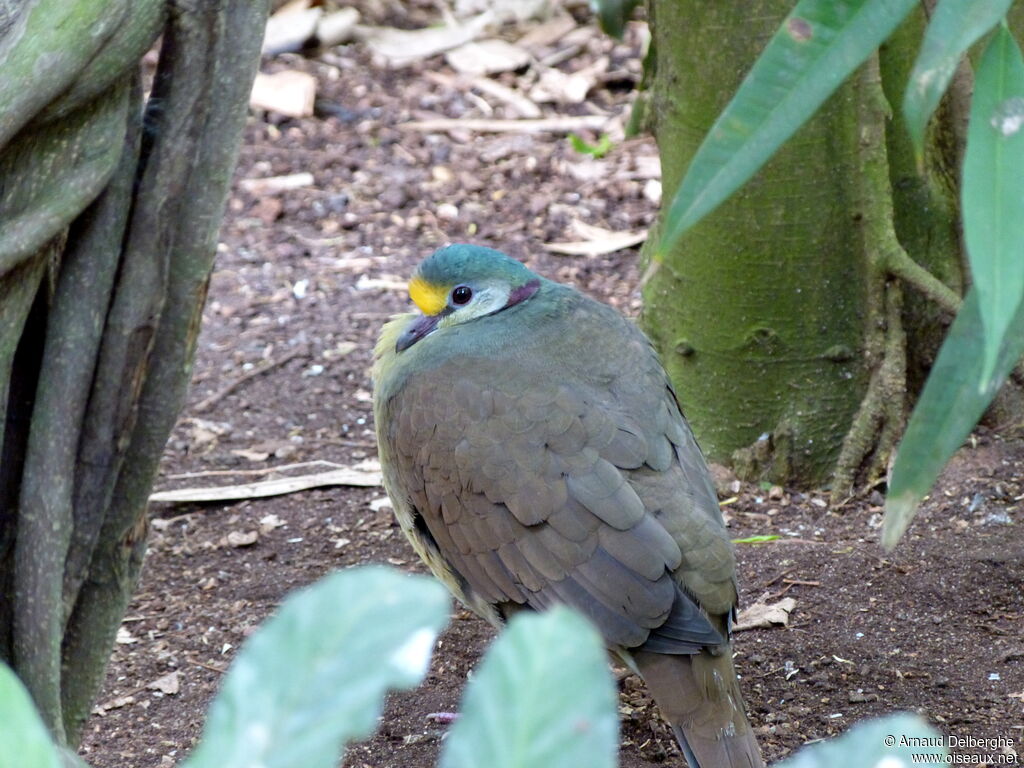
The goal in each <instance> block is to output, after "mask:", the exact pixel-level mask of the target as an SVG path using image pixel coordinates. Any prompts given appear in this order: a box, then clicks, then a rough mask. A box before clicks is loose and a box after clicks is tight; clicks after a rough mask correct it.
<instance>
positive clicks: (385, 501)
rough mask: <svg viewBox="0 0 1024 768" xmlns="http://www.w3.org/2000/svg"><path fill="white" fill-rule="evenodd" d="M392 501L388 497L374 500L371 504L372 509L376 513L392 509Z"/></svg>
mask: <svg viewBox="0 0 1024 768" xmlns="http://www.w3.org/2000/svg"><path fill="white" fill-rule="evenodd" d="M391 508H392V506H391V499H389V498H388V497H387V496H381V497H380V498H377V499H373V500H372V501H371V502H370V509H372V510H373V511H374V512H380V511H381V510H382V509H391Z"/></svg>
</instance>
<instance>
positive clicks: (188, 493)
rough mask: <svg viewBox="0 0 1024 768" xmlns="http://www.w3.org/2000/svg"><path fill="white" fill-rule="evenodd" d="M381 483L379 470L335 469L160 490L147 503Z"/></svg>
mask: <svg viewBox="0 0 1024 768" xmlns="http://www.w3.org/2000/svg"><path fill="white" fill-rule="evenodd" d="M382 483H383V478H382V477H381V473H380V471H379V469H355V468H352V467H349V468H346V469H335V470H331V471H330V472H317V473H316V474H312V475H299V476H298V477H282V478H278V479H276V480H263V481H261V482H258V483H242V484H240V485H222V486H219V487H214V488H179V489H178V490H176V491H160V492H158V493H154V494H152V495H150V497H149V500H150V502H154V501H159V502H167V503H171V504H184V503H197V502H205V501H241V500H242V499H263V498H266V497H268V496H284V495H285V494H289V493H297V492H298V491H306V490H309V489H310V488H323V487H326V486H332V485H351V486H357V487H363V488H375V487H378V486H380V485H381V484H382Z"/></svg>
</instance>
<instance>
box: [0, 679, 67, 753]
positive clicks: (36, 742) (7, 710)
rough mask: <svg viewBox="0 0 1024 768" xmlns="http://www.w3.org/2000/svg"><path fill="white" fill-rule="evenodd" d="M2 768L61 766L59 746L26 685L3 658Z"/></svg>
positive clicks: (0, 681)
mask: <svg viewBox="0 0 1024 768" xmlns="http://www.w3.org/2000/svg"><path fill="white" fill-rule="evenodd" d="M0 768H60V758H59V757H58V756H57V748H56V747H55V746H54V744H53V741H52V740H51V739H50V732H49V731H47V730H46V726H45V725H43V721H42V720H41V719H40V718H39V715H38V714H37V713H36V708H35V705H34V704H33V703H32V699H31V698H30V697H29V695H28V691H26V690H25V686H24V685H22V684H21V681H20V680H19V679H18V678H17V676H16V675H15V674H14V672H12V671H11V669H10V667H8V666H7V665H6V664H4V663H3V662H0Z"/></svg>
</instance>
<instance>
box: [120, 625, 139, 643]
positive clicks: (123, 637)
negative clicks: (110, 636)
mask: <svg viewBox="0 0 1024 768" xmlns="http://www.w3.org/2000/svg"><path fill="white" fill-rule="evenodd" d="M114 639H115V642H117V643H119V644H120V645H131V644H132V643H137V642H139V639H138V638H137V637H135V635H133V634H132V633H131V632H129V631H128V630H127V629H125V628H124V627H118V628H117V637H116V638H114Z"/></svg>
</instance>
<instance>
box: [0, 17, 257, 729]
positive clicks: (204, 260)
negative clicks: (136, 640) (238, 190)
mask: <svg viewBox="0 0 1024 768" xmlns="http://www.w3.org/2000/svg"><path fill="white" fill-rule="evenodd" d="M267 4H268V3H267V0H258V1H256V2H254V1H253V0H199V1H198V2H197V1H196V0H189V2H187V3H186V2H184V1H183V0H182V1H181V2H180V4H179V2H173V1H169V0H106V2H93V1H92V0H76V2H69V0H39V2H36V3H27V2H23V3H21V4H20V5H18V6H17V8H16V9H15V10H14V11H13V13H12V14H11V15H9V16H2V17H0V41H2V43H3V45H2V46H0V50H2V51H3V53H0V178H2V179H3V184H2V185H0V233H2V234H0V406H2V407H3V408H4V419H3V420H2V422H0V424H2V425H3V432H2V434H0V439H2V443H3V448H2V450H3V453H2V457H3V463H2V465H0V597H2V599H0V659H2V660H3V661H5V662H6V663H8V664H10V665H11V666H12V667H13V668H14V670H15V671H16V672H17V673H18V675H19V676H20V677H21V679H22V680H23V681H24V683H25V685H26V687H27V688H28V689H29V691H30V692H31V694H32V696H33V698H34V700H35V702H36V705H37V707H38V708H39V710H40V713H41V714H42V716H43V719H44V721H45V722H46V723H47V725H48V726H49V727H50V729H51V731H52V732H53V734H54V737H55V738H56V739H57V740H58V741H59V742H61V743H64V744H69V745H74V744H75V743H76V742H77V739H78V737H79V733H80V730H81V727H82V725H83V723H84V722H85V718H86V717H87V715H88V712H89V707H90V705H91V701H92V699H93V697H94V696H95V695H96V693H97V692H98V689H99V685H100V683H101V681H102V678H103V671H104V668H105V666H106V662H107V659H108V657H109V654H110V651H111V648H112V647H113V642H114V636H115V634H116V631H117V627H118V626H119V624H120V621H121V617H122V616H123V613H124V610H125V608H126V607H127V604H128V600H129V598H130V596H131V592H132V590H133V588H134V585H135V581H136V578H137V576H138V572H139V568H140V566H141V562H142V555H143V553H144V550H145V532H146V515H145V512H146V501H147V497H148V495H149V489H150V486H151V485H152V482H153V479H154V477H155V473H156V466H157V462H158V461H159V458H160V454H161V453H162V450H163V446H164V443H165V441H166V439H167V436H168V434H169V433H170V430H171V427H172V426H173V424H174V420H175V418H176V417H177V414H178V412H179V410H180V408H181V406H182V404H183V402H184V395H185V388H186V386H187V383H188V378H189V374H190V370H191V361H192V354H193V350H194V346H195V340H196V335H197V332H198V318H199V315H200V313H201V311H202V305H203V301H204V298H205V293H206V285H207V281H208V279H209V274H210V271H211V268H212V260H213V255H214V252H215V246H216V237H217V230H218V227H219V221H220V216H221V213H222V211H223V206H224V203H225V200H226V197H227V192H228V186H229V181H230V176H231V172H232V169H233V167H234V163H235V157H236V154H237V149H238V143H239V139H240V136H241V130H242V127H243V125H244V120H245V117H246V112H247V104H248V94H249V90H250V88H251V84H252V78H253V75H254V73H255V67H256V63H257V60H258V56H259V50H260V43H261V40H262V31H263V23H264V21H265V17H266V13H267ZM84 29H88V30H89V31H90V33H91V34H89V35H84V34H82V30H84ZM161 34H162V35H163V39H162V47H161V54H160V63H159V66H158V70H157V74H156V78H155V81H154V84H153V89H152V94H151V96H150V97H149V100H148V101H147V102H146V104H145V107H144V108H143V97H142V88H141V85H140V81H139V77H138V61H139V59H140V57H141V56H142V54H143V53H145V52H146V51H147V50H148V49H149V47H150V46H151V45H152V44H153V42H154V40H156V38H157V37H158V36H159V35H161ZM42 56H51V57H53V62H54V63H53V65H52V66H51V67H50V68H48V69H47V70H46V71H45V73H44V72H41V71H39V70H38V68H37V67H35V66H34V62H38V60H39V59H40V57H42ZM37 72H38V74H37Z"/></svg>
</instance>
